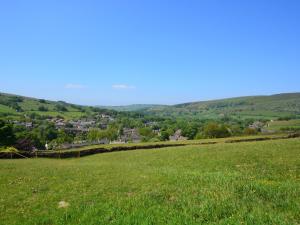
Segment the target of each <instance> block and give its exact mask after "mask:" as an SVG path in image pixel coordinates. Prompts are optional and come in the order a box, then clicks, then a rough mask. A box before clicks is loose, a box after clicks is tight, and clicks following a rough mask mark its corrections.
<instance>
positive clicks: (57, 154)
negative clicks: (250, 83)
mask: <svg viewBox="0 0 300 225" xmlns="http://www.w3.org/2000/svg"><path fill="white" fill-rule="evenodd" d="M299 137H300V133H295V134H289V135H286V136H277V137H257V138H242V139H230V140H224V141H219V142H217V141H209V142H192V143H178V144H174V143H173V144H169V143H168V144H149V145H132V146H114V147H111V148H105V147H95V148H90V149H83V150H76V149H74V150H73V151H72V150H69V151H62V150H57V151H35V152H25V151H20V152H0V159H21V158H22V159H24V158H56V159H63V158H79V157H84V156H89V155H94V154H100V153H110V152H120V151H131V150H151V149H159V148H169V147H180V146H191V145H196V146H197V145H198V146H200V145H214V144H220V143H225V144H230V143H231V144H234V143H241V142H258V141H271V140H281V139H291V138H299Z"/></svg>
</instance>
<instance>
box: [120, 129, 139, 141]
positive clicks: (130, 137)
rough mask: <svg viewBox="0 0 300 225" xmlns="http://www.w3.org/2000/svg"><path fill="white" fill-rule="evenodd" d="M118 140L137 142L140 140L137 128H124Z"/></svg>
mask: <svg viewBox="0 0 300 225" xmlns="http://www.w3.org/2000/svg"><path fill="white" fill-rule="evenodd" d="M120 141H122V142H125V143H127V142H133V143H137V142H140V141H141V135H140V134H139V132H138V130H137V129H135V128H134V129H130V128H124V129H123V135H121V137H120Z"/></svg>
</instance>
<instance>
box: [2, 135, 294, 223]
mask: <svg viewBox="0 0 300 225" xmlns="http://www.w3.org/2000/svg"><path fill="white" fill-rule="evenodd" d="M299 166H300V139H289V140H276V141H263V142H251V143H238V144H223V143H220V144H216V145H207V146H186V147H172V148H164V149H158V150H145V151H144V150H137V151H129V152H115V153H110V154H99V155H94V156H89V157H85V158H80V159H67V160H56V159H24V160H1V161H0V177H1V181H0V191H1V196H0V218H1V220H0V224H5V225H7V224H25V225H26V224H78V225H79V224H84V225H86V224H88V225H92V224H251V225H252V224H283V225H284V224H299V221H300V171H299ZM62 200H63V201H66V202H68V203H69V204H70V206H69V207H68V208H66V209H61V208H58V203H59V202H60V201H62Z"/></svg>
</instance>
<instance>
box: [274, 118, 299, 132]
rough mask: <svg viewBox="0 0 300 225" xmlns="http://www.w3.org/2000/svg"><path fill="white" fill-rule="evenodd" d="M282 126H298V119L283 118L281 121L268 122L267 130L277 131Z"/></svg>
mask: <svg viewBox="0 0 300 225" xmlns="http://www.w3.org/2000/svg"><path fill="white" fill-rule="evenodd" d="M282 128H299V129H300V120H283V121H273V122H270V123H269V127H268V129H269V130H274V131H279V130H280V129H282Z"/></svg>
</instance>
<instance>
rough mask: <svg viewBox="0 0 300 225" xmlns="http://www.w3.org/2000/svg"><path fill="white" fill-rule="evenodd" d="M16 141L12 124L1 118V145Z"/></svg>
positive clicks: (11, 143) (8, 144)
mask: <svg viewBox="0 0 300 225" xmlns="http://www.w3.org/2000/svg"><path fill="white" fill-rule="evenodd" d="M15 141H16V137H15V134H14V132H13V129H12V126H11V125H10V124H8V123H6V122H5V121H3V120H0V146H10V145H13V144H14V143H15Z"/></svg>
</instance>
